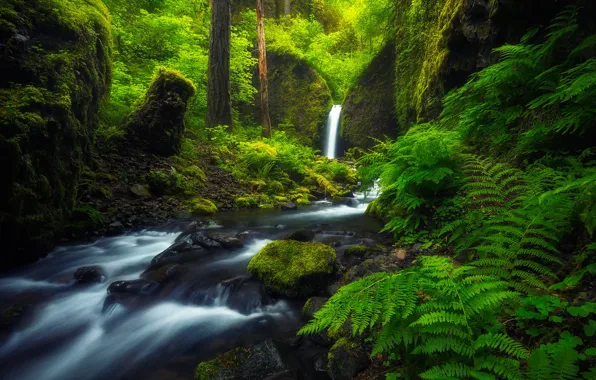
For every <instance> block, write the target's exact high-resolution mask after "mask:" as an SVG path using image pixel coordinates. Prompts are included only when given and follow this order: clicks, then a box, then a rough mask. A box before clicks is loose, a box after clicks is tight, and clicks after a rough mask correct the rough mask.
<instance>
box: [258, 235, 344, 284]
mask: <svg viewBox="0 0 596 380" xmlns="http://www.w3.org/2000/svg"><path fill="white" fill-rule="evenodd" d="M335 259H336V256H335V251H334V250H333V248H331V247H329V246H327V245H324V244H320V243H300V242H297V241H292V240H279V241H274V242H272V243H269V244H268V245H267V246H265V247H264V248H263V249H261V251H260V252H259V253H258V254H257V255H256V256H255V257H253V259H252V260H251V261H250V263H249V264H248V271H249V272H250V273H252V274H253V275H255V276H256V277H258V278H259V279H261V280H262V281H263V282H264V283H265V285H267V286H268V287H269V288H271V289H272V290H273V291H274V292H276V293H279V294H284V295H287V296H296V295H308V293H310V292H311V291H312V290H313V288H312V286H313V285H314V283H313V282H316V280H320V279H321V278H322V277H324V276H325V275H328V274H330V273H332V272H333V270H334V263H335Z"/></svg>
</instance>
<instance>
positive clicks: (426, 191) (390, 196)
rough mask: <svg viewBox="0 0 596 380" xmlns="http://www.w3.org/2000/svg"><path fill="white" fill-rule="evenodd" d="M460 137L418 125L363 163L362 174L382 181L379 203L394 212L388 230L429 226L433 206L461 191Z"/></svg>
mask: <svg viewBox="0 0 596 380" xmlns="http://www.w3.org/2000/svg"><path fill="white" fill-rule="evenodd" d="M458 141H459V140H458V138H457V134H455V133H453V132H449V131H440V130H438V129H437V128H435V127H434V126H432V125H429V124H426V125H418V126H414V127H412V129H410V131H409V132H408V133H407V134H406V135H404V136H402V137H399V138H398V139H397V140H396V141H395V142H393V143H382V144H380V145H379V147H378V148H377V149H376V150H375V151H373V152H372V153H370V154H368V155H365V156H364V157H362V158H361V159H360V161H359V165H360V168H359V173H360V174H363V175H364V176H365V177H366V178H368V179H371V178H373V177H376V178H379V182H380V185H381V189H382V195H381V198H380V200H379V202H381V203H384V204H386V205H388V206H389V207H388V208H391V209H392V212H391V215H388V216H389V218H388V219H389V222H388V223H387V225H386V226H385V229H384V230H385V231H390V232H393V233H394V234H395V235H400V234H402V233H403V231H404V230H413V229H416V228H419V227H421V226H424V225H428V224H429V221H430V219H431V217H432V210H433V206H435V205H436V204H437V203H438V201H440V200H441V199H442V198H443V197H444V196H445V195H447V194H449V195H450V194H451V193H453V191H454V190H455V189H456V188H457V157H456V151H457V149H456V146H457V144H458Z"/></svg>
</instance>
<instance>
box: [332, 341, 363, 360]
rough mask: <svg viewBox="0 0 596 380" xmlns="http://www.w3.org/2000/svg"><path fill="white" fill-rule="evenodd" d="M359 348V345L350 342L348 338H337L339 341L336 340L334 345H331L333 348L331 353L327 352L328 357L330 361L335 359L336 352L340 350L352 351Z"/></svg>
mask: <svg viewBox="0 0 596 380" xmlns="http://www.w3.org/2000/svg"><path fill="white" fill-rule="evenodd" d="M356 349H358V345H357V344H355V343H353V342H350V341H349V340H348V339H346V338H339V339H338V340H337V342H335V344H334V345H333V347H331V349H330V350H329V353H328V354H327V359H328V360H329V362H330V363H331V362H333V361H334V360H335V353H336V352H337V351H338V350H344V351H345V352H351V351H354V350H356Z"/></svg>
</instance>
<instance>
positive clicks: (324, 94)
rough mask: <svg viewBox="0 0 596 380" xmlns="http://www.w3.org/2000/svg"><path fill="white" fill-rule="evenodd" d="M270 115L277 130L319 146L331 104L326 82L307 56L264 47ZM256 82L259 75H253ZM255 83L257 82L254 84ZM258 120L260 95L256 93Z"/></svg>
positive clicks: (255, 115) (307, 143)
mask: <svg viewBox="0 0 596 380" xmlns="http://www.w3.org/2000/svg"><path fill="white" fill-rule="evenodd" d="M267 65H268V70H269V72H268V75H269V78H268V79H269V115H270V117H271V123H272V125H273V126H275V128H276V130H284V131H286V132H287V133H288V134H290V135H292V136H294V137H296V138H297V139H298V140H299V141H300V142H302V143H304V144H306V145H309V146H317V147H318V146H319V143H320V141H321V136H322V134H323V129H324V127H325V122H326V120H327V115H328V114H329V110H330V109H331V107H332V106H333V101H332V99H331V90H330V89H329V87H328V86H327V82H325V80H324V79H323V78H322V77H321V76H320V75H319V74H318V73H317V71H316V70H315V69H314V68H313V67H312V66H311V65H310V64H309V63H308V62H306V60H304V59H302V58H300V57H298V56H296V55H294V54H291V53H287V52H276V51H275V48H274V47H271V48H268V50H267ZM254 82H255V85H257V84H258V75H256V72H255V77H254ZM257 87H258V86H257ZM255 104H256V105H257V109H256V111H255V114H254V118H255V120H258V109H259V107H260V98H259V97H258V96H257V97H255Z"/></svg>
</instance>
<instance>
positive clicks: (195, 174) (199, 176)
mask: <svg viewBox="0 0 596 380" xmlns="http://www.w3.org/2000/svg"><path fill="white" fill-rule="evenodd" d="M182 174H184V175H185V176H187V177H190V178H192V179H196V180H198V181H199V182H202V183H204V182H205V181H207V176H206V175H205V172H204V171H203V169H201V168H199V167H198V166H196V165H192V166H189V167H187V168H184V169H183V171H182Z"/></svg>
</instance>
